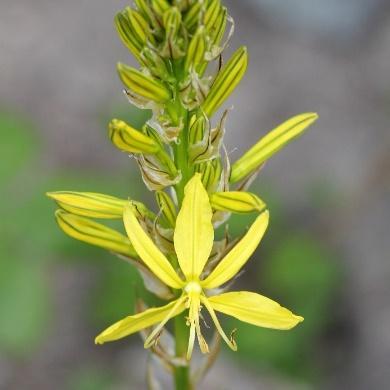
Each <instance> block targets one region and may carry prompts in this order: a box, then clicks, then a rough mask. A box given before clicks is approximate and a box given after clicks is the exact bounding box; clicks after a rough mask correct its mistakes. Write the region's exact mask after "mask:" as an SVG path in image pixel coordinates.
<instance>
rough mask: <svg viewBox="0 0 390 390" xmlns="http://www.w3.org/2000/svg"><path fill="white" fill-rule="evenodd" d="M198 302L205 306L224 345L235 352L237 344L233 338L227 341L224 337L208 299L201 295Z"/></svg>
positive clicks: (224, 334)
mask: <svg viewBox="0 0 390 390" xmlns="http://www.w3.org/2000/svg"><path fill="white" fill-rule="evenodd" d="M200 300H201V302H202V303H203V304H204V305H205V307H206V309H207V310H208V312H209V313H210V316H211V318H212V320H213V322H214V325H215V327H216V328H217V330H218V332H219V334H220V335H221V337H222V338H223V339H224V340H225V342H226V344H227V345H228V346H229V347H230V348H231V349H232V350H233V351H237V344H236V342H235V341H234V339H233V337H232V336H231V339H229V338H228V337H227V336H226V333H225V332H224V331H223V329H222V326H221V324H220V323H219V321H218V318H217V316H216V314H215V311H214V309H213V308H212V306H211V305H210V303H209V301H208V299H207V298H206V297H205V296H203V295H201V297H200ZM232 335H234V333H233V332H232Z"/></svg>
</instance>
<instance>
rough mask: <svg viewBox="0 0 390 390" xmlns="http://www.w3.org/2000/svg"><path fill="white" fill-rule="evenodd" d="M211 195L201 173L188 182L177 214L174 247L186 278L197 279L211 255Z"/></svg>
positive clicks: (212, 234) (212, 233) (212, 231)
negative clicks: (204, 185)
mask: <svg viewBox="0 0 390 390" xmlns="http://www.w3.org/2000/svg"><path fill="white" fill-rule="evenodd" d="M211 218H212V210H211V206H210V201H209V197H208V195H207V192H206V190H205V189H204V187H203V184H202V181H201V178H200V175H199V174H195V176H194V177H193V178H192V179H191V180H190V181H189V182H188V183H187V185H186V188H185V195H184V200H183V204H182V207H181V209H180V212H179V214H178V216H177V220H176V229H175V235H174V242H175V250H176V254H177V257H178V260H179V264H180V268H181V269H182V271H183V273H184V275H185V276H186V278H187V280H189V279H191V278H192V277H194V278H198V277H199V275H200V274H201V272H202V271H203V268H204V266H205V264H206V262H207V260H208V258H209V255H210V252H211V249H212V247H213V241H214V229H213V225H212V223H211Z"/></svg>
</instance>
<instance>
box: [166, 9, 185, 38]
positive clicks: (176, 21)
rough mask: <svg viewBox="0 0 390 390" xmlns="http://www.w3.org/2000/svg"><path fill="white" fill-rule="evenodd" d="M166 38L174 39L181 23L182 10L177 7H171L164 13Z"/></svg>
mask: <svg viewBox="0 0 390 390" xmlns="http://www.w3.org/2000/svg"><path fill="white" fill-rule="evenodd" d="M163 24H164V28H165V33H166V38H167V39H172V40H174V39H175V38H176V36H177V33H178V32H179V28H180V24H181V12H180V11H179V10H178V9H177V8H176V7H170V8H169V9H168V10H167V11H165V12H164V15H163Z"/></svg>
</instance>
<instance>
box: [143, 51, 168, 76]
mask: <svg viewBox="0 0 390 390" xmlns="http://www.w3.org/2000/svg"><path fill="white" fill-rule="evenodd" d="M141 59H142V62H143V64H144V65H145V66H146V67H147V68H148V69H149V71H150V73H151V74H152V75H153V76H155V77H157V78H159V79H162V80H164V81H167V82H171V81H173V80H174V79H173V77H172V75H171V74H170V72H169V70H168V68H167V65H166V63H165V61H164V60H163V58H162V57H161V56H160V54H159V53H158V52H157V51H156V50H155V49H152V48H150V47H148V46H145V47H144V48H143V49H142V52H141Z"/></svg>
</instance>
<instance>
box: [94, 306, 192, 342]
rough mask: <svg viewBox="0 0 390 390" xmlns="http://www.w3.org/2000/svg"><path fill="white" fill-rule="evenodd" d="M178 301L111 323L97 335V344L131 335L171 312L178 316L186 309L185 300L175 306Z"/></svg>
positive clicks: (162, 318)
mask: <svg viewBox="0 0 390 390" xmlns="http://www.w3.org/2000/svg"><path fill="white" fill-rule="evenodd" d="M177 302H178V301H177V300H176V301H173V302H171V303H169V304H168V305H165V306H162V307H157V308H152V309H148V310H146V311H144V312H143V313H139V314H136V315H134V316H129V317H126V318H124V319H123V320H121V321H118V322H117V323H115V324H114V325H111V326H110V327H109V328H107V329H106V330H105V331H104V332H102V333H100V334H99V336H97V337H96V339H95V343H96V344H104V343H105V342H107V341H114V340H119V339H121V338H123V337H126V336H129V335H130V334H132V333H135V332H138V331H140V330H142V329H145V328H148V327H150V326H152V325H154V324H156V323H158V322H160V321H163V320H164V319H165V318H166V316H167V315H168V314H169V313H170V312H171V317H170V318H172V317H174V316H177V315H178V314H180V313H181V312H182V311H183V310H184V309H185V304H184V301H182V304H181V305H178V306H177V307H176V309H175V310H173V311H172V309H173V308H174V307H175V305H176V303H177Z"/></svg>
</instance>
